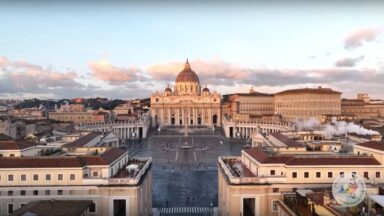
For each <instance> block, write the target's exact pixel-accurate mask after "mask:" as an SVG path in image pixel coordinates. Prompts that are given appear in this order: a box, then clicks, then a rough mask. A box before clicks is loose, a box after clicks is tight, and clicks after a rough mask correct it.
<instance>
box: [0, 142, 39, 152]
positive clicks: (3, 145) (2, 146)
mask: <svg viewBox="0 0 384 216" xmlns="http://www.w3.org/2000/svg"><path fill="white" fill-rule="evenodd" d="M35 145H36V143H35V142H33V141H30V140H19V141H0V150H21V149H26V148H30V147H32V146H35Z"/></svg>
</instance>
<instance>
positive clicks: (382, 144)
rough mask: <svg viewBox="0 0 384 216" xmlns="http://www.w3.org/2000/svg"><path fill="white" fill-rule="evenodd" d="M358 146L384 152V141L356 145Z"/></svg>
mask: <svg viewBox="0 0 384 216" xmlns="http://www.w3.org/2000/svg"><path fill="white" fill-rule="evenodd" d="M356 146H362V147H366V148H371V149H376V150H379V151H384V142H383V141H368V142H365V143H359V144H356Z"/></svg>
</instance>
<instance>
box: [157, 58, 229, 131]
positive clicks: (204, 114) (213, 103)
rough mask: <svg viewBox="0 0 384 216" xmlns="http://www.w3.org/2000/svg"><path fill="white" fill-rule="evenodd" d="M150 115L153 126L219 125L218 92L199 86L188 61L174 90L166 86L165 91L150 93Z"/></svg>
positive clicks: (219, 101) (219, 107) (219, 106)
mask: <svg viewBox="0 0 384 216" xmlns="http://www.w3.org/2000/svg"><path fill="white" fill-rule="evenodd" d="M151 118H152V127H164V126H172V125H175V126H176V125H184V126H185V125H186V124H187V125H188V126H209V127H213V126H220V125H221V95H220V94H219V93H217V92H210V90H209V89H208V88H207V87H204V88H201V85H200V80H199V77H198V76H197V74H196V73H195V72H194V71H193V70H192V69H191V66H190V64H189V62H188V60H187V61H186V63H185V66H184V69H183V70H182V71H181V72H180V73H179V74H178V75H177V77H176V82H175V85H174V87H173V90H172V88H171V87H170V86H168V87H167V88H166V89H165V90H164V92H158V91H157V92H155V93H154V94H152V95H151Z"/></svg>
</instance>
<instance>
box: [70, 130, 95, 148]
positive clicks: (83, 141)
mask: <svg viewBox="0 0 384 216" xmlns="http://www.w3.org/2000/svg"><path fill="white" fill-rule="evenodd" d="M99 135H100V134H99V133H96V132H91V133H89V134H87V135H85V136H82V137H80V138H79V139H77V140H75V141H73V142H71V143H68V144H65V145H64V147H65V148H76V147H77V148H79V147H83V146H85V145H86V144H88V143H89V142H90V141H92V140H94V139H96V138H97V137H98V136H99Z"/></svg>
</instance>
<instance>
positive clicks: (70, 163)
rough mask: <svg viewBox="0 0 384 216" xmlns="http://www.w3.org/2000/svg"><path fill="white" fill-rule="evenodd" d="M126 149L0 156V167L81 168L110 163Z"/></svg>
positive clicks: (124, 152)
mask: <svg viewBox="0 0 384 216" xmlns="http://www.w3.org/2000/svg"><path fill="white" fill-rule="evenodd" d="M127 153H128V151H127V150H125V149H120V148H112V149H110V150H108V151H106V152H104V153H103V154H101V155H98V156H77V157H75V156H59V157H57V156H46V157H17V158H10V157H4V158H0V168H4V169H6V168H82V167H84V166H104V165H110V164H112V163H113V162H114V161H116V160H117V159H118V158H120V157H121V156H123V155H124V154H127Z"/></svg>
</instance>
